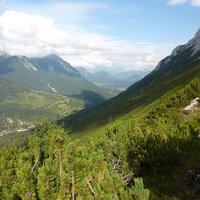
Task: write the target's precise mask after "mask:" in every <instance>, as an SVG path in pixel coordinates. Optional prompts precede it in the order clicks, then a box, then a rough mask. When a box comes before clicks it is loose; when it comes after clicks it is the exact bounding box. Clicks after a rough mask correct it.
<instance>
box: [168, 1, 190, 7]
mask: <svg viewBox="0 0 200 200" xmlns="http://www.w3.org/2000/svg"><path fill="white" fill-rule="evenodd" d="M187 2H188V0H168V1H167V4H168V5H171V6H174V5H177V4H184V3H187Z"/></svg>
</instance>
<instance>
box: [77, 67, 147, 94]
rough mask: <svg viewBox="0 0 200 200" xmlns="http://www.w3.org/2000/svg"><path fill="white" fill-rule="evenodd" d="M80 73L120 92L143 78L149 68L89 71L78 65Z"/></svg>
mask: <svg viewBox="0 0 200 200" xmlns="http://www.w3.org/2000/svg"><path fill="white" fill-rule="evenodd" d="M77 70H78V71H79V73H80V74H81V75H82V76H83V77H84V78H86V79H87V80H89V81H90V82H92V83H94V84H96V85H100V86H102V87H105V88H113V89H116V90H118V91H119V92H121V91H123V90H125V89H127V88H128V86H130V85H132V84H133V83H135V82H137V81H139V80H140V79H142V78H143V77H144V76H145V75H147V74H148V72H149V71H148V70H128V71H123V72H120V73H112V74H111V73H109V72H106V71H98V72H89V71H88V70H86V69H85V68H83V67H77Z"/></svg>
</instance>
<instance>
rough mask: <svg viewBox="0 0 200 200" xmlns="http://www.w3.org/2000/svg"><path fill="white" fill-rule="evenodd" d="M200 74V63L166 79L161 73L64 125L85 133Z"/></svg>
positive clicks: (138, 107)
mask: <svg viewBox="0 0 200 200" xmlns="http://www.w3.org/2000/svg"><path fill="white" fill-rule="evenodd" d="M177 68H178V67H177ZM199 73H200V62H199V61H198V62H195V63H193V64H189V65H187V67H184V68H183V69H182V68H179V70H177V71H172V72H171V73H170V74H168V75H166V76H164V75H159V71H157V72H155V73H152V74H150V75H148V76H146V77H145V78H144V79H142V80H141V81H139V82H137V83H135V84H133V85H132V86H131V87H129V88H128V90H126V91H125V92H123V93H121V94H120V95H118V96H116V97H114V98H112V99H110V100H108V101H105V102H104V103H102V104H101V105H99V106H96V107H94V108H89V109H86V110H83V111H81V112H78V113H76V114H74V115H70V116H69V117H67V118H65V119H64V120H61V121H60V123H62V124H64V125H65V126H66V127H69V128H71V129H72V130H73V131H80V130H81V131H83V130H87V129H90V128H92V127H96V126H101V125H104V124H107V123H109V122H110V121H112V120H116V119H118V118H119V117H120V116H123V115H125V114H127V113H129V112H130V111H132V110H136V111H138V110H141V109H142V108H143V107H145V106H146V105H148V104H150V103H152V102H153V101H155V100H156V99H158V98H159V97H161V96H162V95H164V94H165V93H166V92H168V91H171V90H175V89H177V88H179V87H181V86H184V85H185V84H187V83H188V82H189V81H190V80H192V79H193V78H194V77H195V76H196V75H198V74H199ZM93 119H95V120H93Z"/></svg>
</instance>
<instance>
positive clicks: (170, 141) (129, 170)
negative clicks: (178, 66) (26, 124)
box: [0, 76, 200, 200]
mask: <svg viewBox="0 0 200 200" xmlns="http://www.w3.org/2000/svg"><path fill="white" fill-rule="evenodd" d="M199 93H200V77H199V76H198V77H196V78H195V79H193V80H192V81H191V82H190V83H189V84H187V85H186V86H184V87H182V88H179V89H178V90H176V91H173V92H172V91H171V92H169V93H167V94H165V95H163V96H162V97H161V98H159V99H158V100H156V101H154V102H153V103H151V104H150V105H148V106H146V107H145V108H144V109H142V110H141V111H140V112H139V114H137V115H135V114H134V113H129V114H128V115H127V116H124V117H122V118H120V119H118V120H115V121H113V122H111V123H110V124H109V125H106V126H105V127H104V128H102V129H101V130H94V131H93V132H92V133H90V134H87V135H85V136H82V137H77V138H74V137H72V136H71V134H70V132H69V131H67V130H66V129H64V128H62V127H58V126H56V125H55V124H52V123H44V124H42V125H41V126H39V127H37V128H36V129H35V130H34V133H33V134H32V135H31V136H30V137H29V138H28V139H27V142H25V143H23V144H22V143H21V144H15V145H13V146H12V148H10V146H9V145H8V146H6V145H4V147H2V148H1V151H0V177H1V178H0V199H2V200H4V199H5V200H7V199H72V200H74V199H109V200H110V199H123V200H125V199H127V200H128V199H135V200H148V199H152V200H156V199H164V200H169V199H170V200H178V199H184V200H187V199H188V200H191V199H199V192H200V187H199V183H200V180H199V179H198V176H199V175H198V174H199V171H200V170H199V165H198V164H199V161H200V157H199V149H200V140H199V134H200V127H199V124H200V113H199V105H197V107H196V108H195V109H193V110H185V109H184V108H185V106H187V105H188V104H190V102H191V100H193V99H195V98H196V97H198V96H199Z"/></svg>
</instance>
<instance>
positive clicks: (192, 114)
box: [78, 76, 200, 200]
mask: <svg viewBox="0 0 200 200" xmlns="http://www.w3.org/2000/svg"><path fill="white" fill-rule="evenodd" d="M194 80H195V81H196V82H197V84H198V85H197V87H196V88H198V89H196V88H195V89H194V90H193V87H188V86H185V84H183V82H182V83H181V86H180V85H179V86H178V88H176V89H174V90H171V91H169V92H168V93H166V94H165V95H163V96H162V97H161V98H159V99H157V100H156V101H154V102H152V103H151V104H149V105H147V106H145V107H140V109H138V110H137V113H135V110H132V111H131V112H129V113H128V114H127V115H124V116H123V117H121V118H118V119H117V120H114V121H113V122H111V123H109V125H108V124H107V125H106V126H104V127H101V129H98V128H97V129H96V130H95V128H93V129H90V130H89V131H86V133H87V134H85V135H84V137H86V138H88V137H89V138H90V137H91V135H93V136H94V133H96V134H95V137H96V138H97V140H98V138H101V137H102V134H106V133H107V132H108V131H109V130H110V131H109V132H110V134H111V135H113V137H114V138H115V136H114V135H116V137H117V139H116V141H113V139H112V137H111V138H110V141H112V143H116V144H117V146H119V147H118V148H119V150H118V152H119V155H120V154H121V153H122V151H127V153H126V154H128V156H127V157H125V160H126V159H127V160H126V162H128V163H129V170H131V169H132V170H133V171H134V170H136V169H137V170H136V171H137V172H135V173H136V176H142V177H143V178H144V180H145V186H146V187H147V188H149V189H150V191H151V200H156V199H158V200H160V199H162V200H163V199H164V200H190V199H194V200H198V199H199V195H198V194H199V193H198V192H199V189H200V188H199V186H198V185H192V184H191V185H188V182H189V181H191V180H192V179H193V177H192V176H188V173H189V171H190V170H193V171H195V169H196V168H198V167H199V166H200V157H199V148H200V141H199V139H198V130H199V123H200V106H199V107H198V110H196V111H189V112H185V111H184V107H185V106H186V105H188V104H189V103H190V102H191V100H192V99H194V98H196V97H199V96H200V85H199V83H200V76H197V78H196V79H194ZM138 134H139V135H138ZM78 136H80V134H79V135H78ZM138 137H139V138H140V139H139V141H138V139H137V138H138ZM135 142H136V143H135ZM120 145H123V146H124V147H123V148H122V149H121V150H120ZM134 145H136V146H134ZM114 148H115V147H113V149H114ZM124 148H125V149H124ZM111 151H112V150H111ZM120 152H121V153H120ZM134 155H135V156H134ZM125 160H124V162H125ZM136 160H139V161H138V163H140V164H138V163H137V167H135V166H134V164H133V163H135V162H137V161H136ZM197 175H198V174H196V176H197Z"/></svg>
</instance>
